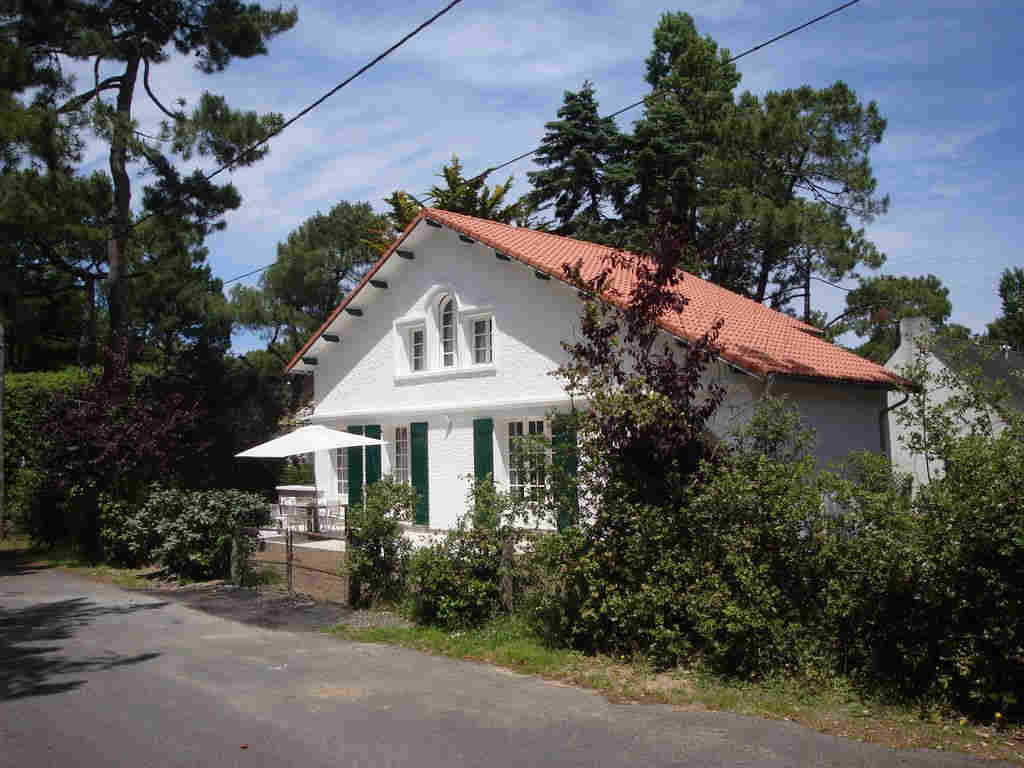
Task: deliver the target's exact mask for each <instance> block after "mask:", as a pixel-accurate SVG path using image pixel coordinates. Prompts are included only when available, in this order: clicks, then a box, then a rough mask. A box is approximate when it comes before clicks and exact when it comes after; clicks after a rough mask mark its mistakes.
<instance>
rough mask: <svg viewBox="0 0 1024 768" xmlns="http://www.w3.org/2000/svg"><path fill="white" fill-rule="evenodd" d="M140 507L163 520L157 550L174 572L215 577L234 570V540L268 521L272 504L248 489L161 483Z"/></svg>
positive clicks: (187, 576) (156, 553)
mask: <svg viewBox="0 0 1024 768" xmlns="http://www.w3.org/2000/svg"><path fill="white" fill-rule="evenodd" d="M140 511H141V514H142V515H143V516H144V517H145V518H146V519H150V520H159V522H158V523H157V536H158V538H159V544H158V545H157V548H156V551H155V555H156V558H157V559H158V560H159V561H160V562H161V563H162V564H163V565H164V566H165V567H166V568H167V569H168V570H169V571H170V572H171V573H173V574H175V575H177V576H181V577H185V578H190V579H210V578H220V577H226V576H228V575H229V573H230V570H231V546H232V540H233V539H234V538H235V537H236V536H238V535H239V534H240V532H241V531H242V529H244V528H248V527H255V526H259V525H261V524H264V523H265V522H266V521H267V517H268V515H269V511H270V510H269V505H268V504H267V502H266V501H265V500H264V499H263V498H262V497H260V496H258V495H256V494H253V493H245V492H243V491H233V490H220V491H180V490H175V489H162V488H157V489H155V490H154V491H153V492H152V493H151V494H150V496H149V498H148V499H147V500H146V503H145V504H144V505H143V509H142V510H140ZM251 545H252V542H251V541H248V543H247V546H250V547H251ZM243 554H246V553H243ZM243 570H244V569H243Z"/></svg>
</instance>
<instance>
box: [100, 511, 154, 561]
mask: <svg viewBox="0 0 1024 768" xmlns="http://www.w3.org/2000/svg"><path fill="white" fill-rule="evenodd" d="M99 508H100V543H101V544H102V546H103V557H104V560H105V561H107V562H109V563H112V564H114V565H121V566H125V567H137V566H139V565H143V564H144V563H149V562H152V561H153V559H154V557H155V554H156V551H157V547H158V546H159V544H160V536H159V533H158V528H159V525H160V521H161V518H160V517H159V514H160V509H159V508H158V507H157V506H155V505H151V504H147V503H145V502H143V503H142V504H140V505H138V506H134V505H132V504H130V503H129V502H127V501H124V500H121V499H115V498H113V497H111V496H109V495H107V494H101V495H100V500H99Z"/></svg>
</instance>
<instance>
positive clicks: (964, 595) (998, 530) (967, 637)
mask: <svg viewBox="0 0 1024 768" xmlns="http://www.w3.org/2000/svg"><path fill="white" fill-rule="evenodd" d="M1022 426H1024V425H1022V422H1021V421H1020V420H1017V421H1016V422H1015V423H1013V424H1012V425H1011V427H1010V428H1008V429H1006V430H1004V431H1003V432H1002V433H1001V434H999V435H998V436H996V437H991V436H980V435H972V436H967V437H964V438H963V439H961V440H959V441H957V444H956V445H955V446H954V447H952V448H951V449H950V451H949V453H948V454H947V456H948V458H947V460H946V471H945V474H944V475H943V476H942V477H941V478H940V479H938V480H933V481H932V482H931V483H929V484H928V485H927V486H925V487H924V488H923V489H922V490H921V492H920V494H919V496H918V498H917V499H916V502H915V506H916V508H917V510H918V514H919V517H920V521H921V527H922V529H923V531H922V546H923V549H924V552H926V553H928V558H927V560H925V562H924V564H923V567H922V573H923V579H922V582H923V583H922V587H923V589H922V592H923V594H922V598H923V601H924V602H925V603H926V605H927V607H928V610H929V615H931V616H933V617H935V618H936V619H937V620H938V621H940V622H941V628H940V629H939V631H937V632H935V633H934V634H933V635H932V636H931V637H930V638H929V642H928V644H927V648H928V652H929V653H928V656H929V658H928V659H927V662H928V663H932V664H933V665H934V669H935V670H936V673H937V676H938V679H937V683H938V685H939V686H940V688H941V689H944V690H945V691H946V692H948V694H949V695H950V696H951V697H952V698H953V700H954V701H955V702H956V703H957V704H958V705H960V706H961V707H965V708H970V709H973V710H978V711H980V712H981V713H983V714H986V715H991V713H992V712H994V711H1003V712H1007V711H1011V712H1015V713H1018V714H1020V713H1024V701H1022V700H1021V692H1022V691H1024V624H1022V617H1024V472H1022V468H1024V429H1022Z"/></svg>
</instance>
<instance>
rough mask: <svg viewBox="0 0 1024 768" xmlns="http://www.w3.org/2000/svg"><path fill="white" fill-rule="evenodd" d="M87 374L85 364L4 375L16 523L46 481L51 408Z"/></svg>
mask: <svg viewBox="0 0 1024 768" xmlns="http://www.w3.org/2000/svg"><path fill="white" fill-rule="evenodd" d="M88 378H89V372H88V371H87V370H84V369H82V368H66V369H64V370H60V371H38V372H31V373H8V374H5V375H4V403H3V406H4V411H3V421H4V425H3V426H4V435H3V437H4V475H5V483H6V513H7V514H8V516H9V518H10V520H11V522H12V523H13V524H14V525H16V526H19V527H20V526H22V525H23V524H24V522H25V520H26V517H27V515H28V514H29V511H30V509H31V505H32V500H33V498H34V497H35V495H36V493H37V492H39V491H40V490H42V489H44V487H45V484H46V483H45V476H44V474H43V471H42V457H43V453H44V452H45V451H46V450H47V445H46V441H45V439H44V438H43V431H42V427H43V423H44V421H45V419H46V416H47V413H48V412H49V408H50V406H51V405H52V404H53V403H54V401H55V400H56V399H57V398H58V397H59V396H62V395H69V394H72V393H74V392H75V391H78V390H81V389H82V388H83V387H84V386H85V385H86V384H87V383H88Z"/></svg>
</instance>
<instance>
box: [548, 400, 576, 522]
mask: <svg viewBox="0 0 1024 768" xmlns="http://www.w3.org/2000/svg"><path fill="white" fill-rule="evenodd" d="M551 453H552V454H553V457H552V458H553V463H554V465H555V466H554V470H555V472H554V475H555V476H554V478H553V479H554V483H555V507H556V508H557V510H558V530H560V531H562V530H565V529H566V528H568V527H569V526H571V525H574V524H575V522H576V520H577V519H578V518H579V511H580V503H579V496H578V494H577V492H576V470H577V466H578V464H579V456H578V455H577V449H576V426H575V425H574V424H573V420H572V418H571V417H569V416H568V415H566V414H561V413H560V414H556V415H555V417H554V419H552V421H551Z"/></svg>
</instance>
